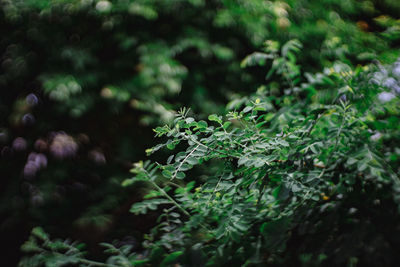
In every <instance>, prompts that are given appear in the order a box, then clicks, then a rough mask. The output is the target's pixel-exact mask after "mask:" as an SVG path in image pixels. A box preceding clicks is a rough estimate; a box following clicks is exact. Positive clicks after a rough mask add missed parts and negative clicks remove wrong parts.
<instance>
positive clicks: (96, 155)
mask: <svg viewBox="0 0 400 267" xmlns="http://www.w3.org/2000/svg"><path fill="white" fill-rule="evenodd" d="M89 159H90V160H92V161H93V162H94V163H96V164H99V165H101V164H104V163H106V158H105V156H104V154H103V153H102V152H100V151H98V150H92V151H90V152H89Z"/></svg>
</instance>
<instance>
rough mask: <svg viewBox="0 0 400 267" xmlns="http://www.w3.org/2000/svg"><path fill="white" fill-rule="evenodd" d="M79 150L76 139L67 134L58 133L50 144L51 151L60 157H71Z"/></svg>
mask: <svg viewBox="0 0 400 267" xmlns="http://www.w3.org/2000/svg"><path fill="white" fill-rule="evenodd" d="M77 151H78V144H77V143H76V142H75V140H74V139H73V138H72V137H71V136H69V135H67V134H65V133H56V134H55V135H54V137H53V141H52V142H51V145H50V153H51V154H52V155H53V156H54V157H55V158H58V159H64V158H71V157H73V156H75V154H76V152H77Z"/></svg>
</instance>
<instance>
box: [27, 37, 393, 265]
mask: <svg viewBox="0 0 400 267" xmlns="http://www.w3.org/2000/svg"><path fill="white" fill-rule="evenodd" d="M300 50H301V44H300V43H299V42H298V41H290V42H288V43H286V44H284V45H283V46H282V47H280V46H279V44H277V43H273V42H267V43H266V45H265V47H264V49H263V51H262V52H258V53H253V54H252V55H250V56H249V57H247V58H246V59H245V60H244V61H243V66H247V65H254V64H261V65H263V64H265V61H268V60H272V61H273V63H272V66H273V68H272V72H270V75H277V76H279V77H281V84H282V86H284V87H285V88H286V90H285V91H284V92H281V91H276V90H275V86H276V85H274V83H268V84H267V85H265V86H261V87H260V88H259V89H258V90H257V92H256V93H254V94H252V95H250V96H247V97H244V98H238V99H235V100H234V101H233V102H231V103H229V104H228V107H227V113H226V114H225V115H224V116H219V115H216V114H212V115H209V116H208V120H207V121H205V120H196V119H195V118H194V117H192V116H191V113H190V111H189V110H188V109H181V110H180V111H179V112H178V113H177V115H176V116H175V119H174V122H173V124H172V125H166V126H163V127H157V128H156V129H155V130H154V131H155V134H156V137H160V138H164V139H165V141H164V142H163V143H161V144H159V145H156V146H154V147H152V148H150V149H148V150H146V152H147V153H148V154H149V155H151V154H153V153H155V152H156V151H158V150H165V149H168V150H172V151H176V152H174V153H172V155H171V156H169V157H168V159H167V160H166V161H165V163H160V162H151V161H145V162H138V163H136V164H135V165H134V168H133V169H132V173H133V174H134V176H133V177H132V178H130V179H127V180H125V181H124V182H123V183H122V185H123V186H135V185H136V184H137V183H145V184H148V186H149V190H148V192H147V194H146V195H145V196H144V198H143V200H142V201H141V202H138V203H135V204H133V205H132V207H131V212H133V213H135V214H137V215H138V216H144V215H140V214H147V213H154V212H156V214H158V220H157V225H156V226H155V227H154V228H153V230H152V231H151V232H150V233H148V234H146V235H145V236H144V241H143V244H142V246H141V247H139V248H135V249H132V246H129V245H125V246H117V245H111V244H104V246H105V247H106V248H107V250H106V252H108V253H111V254H112V256H110V257H109V258H108V260H107V261H106V263H98V262H91V261H90V260H88V259H85V258H84V257H83V252H82V250H81V247H80V246H78V245H75V244H74V243H70V242H67V241H60V240H56V241H52V240H50V239H49V238H48V237H47V235H46V234H45V233H44V232H43V230H41V228H35V229H34V230H33V233H32V236H31V239H30V240H29V241H27V242H26V243H25V244H24V245H23V249H24V250H25V251H26V252H35V253H36V254H33V256H32V257H30V258H29V257H28V258H25V259H23V260H22V261H21V262H20V266H38V265H40V264H42V263H45V264H47V266H53V265H55V266H60V265H62V264H64V263H76V264H78V263H79V264H81V265H87V266H172V265H174V264H178V266H179V265H183V266H225V265H232V266H257V265H260V266H265V265H268V264H269V265H271V266H288V265H304V266H311V265H315V266H318V265H322V264H324V265H326V264H328V265H340V266H342V265H344V264H348V265H349V266H354V265H356V264H357V263H358V264H360V265H361V266H390V265H392V264H394V263H396V262H398V260H399V259H398V255H397V254H396V252H395V250H396V247H397V245H398V240H399V239H398V237H399V234H400V233H399V230H398V229H399V227H398V226H399V222H400V221H399V208H398V204H399V201H400V198H399V195H398V192H400V181H399V176H398V173H399V171H400V169H399V166H400V165H399V161H400V148H399V147H397V146H398V144H400V142H399V141H400V140H399V138H400V134H399V133H400V128H399V113H400V109H399V107H400V98H399V92H398V91H397V89H396V88H397V87H396V86H398V85H399V81H400V79H399V78H400V77H399V76H398V73H397V68H398V64H397V63H396V64H394V65H392V66H381V65H379V64H378V65H377V64H376V65H367V66H358V67H356V68H352V67H350V66H348V65H346V64H344V63H341V62H336V63H335V64H334V65H333V67H332V68H326V69H324V71H323V73H317V74H315V75H312V74H307V75H306V77H307V81H305V82H300V81H297V80H296V79H297V78H298V77H299V75H300V73H301V68H300V66H298V65H297V63H296V57H295V55H296V53H297V52H298V51H300ZM389 91H390V94H392V95H393V97H390V98H387V97H386V98H385V97H382V94H384V93H385V92H386V93H389Z"/></svg>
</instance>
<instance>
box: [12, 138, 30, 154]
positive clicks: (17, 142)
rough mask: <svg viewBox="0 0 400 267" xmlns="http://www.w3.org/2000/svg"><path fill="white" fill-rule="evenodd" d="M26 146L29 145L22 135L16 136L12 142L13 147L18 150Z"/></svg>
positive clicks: (22, 149)
mask: <svg viewBox="0 0 400 267" xmlns="http://www.w3.org/2000/svg"><path fill="white" fill-rule="evenodd" d="M26 146H27V143H26V140H25V139H24V138H22V137H17V138H15V139H14V141H13V143H12V148H13V149H14V150H15V151H18V152H20V151H24V150H25V149H26Z"/></svg>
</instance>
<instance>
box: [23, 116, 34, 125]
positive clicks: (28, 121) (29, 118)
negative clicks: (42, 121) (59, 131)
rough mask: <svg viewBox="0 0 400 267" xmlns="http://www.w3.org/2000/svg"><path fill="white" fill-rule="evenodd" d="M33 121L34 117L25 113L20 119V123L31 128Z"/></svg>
mask: <svg viewBox="0 0 400 267" xmlns="http://www.w3.org/2000/svg"><path fill="white" fill-rule="evenodd" d="M35 121H36V120H35V117H34V116H33V115H32V114H31V113H27V114H25V115H24V116H23V117H22V123H23V124H24V125H26V126H31V125H32V124H34V123H35Z"/></svg>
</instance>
